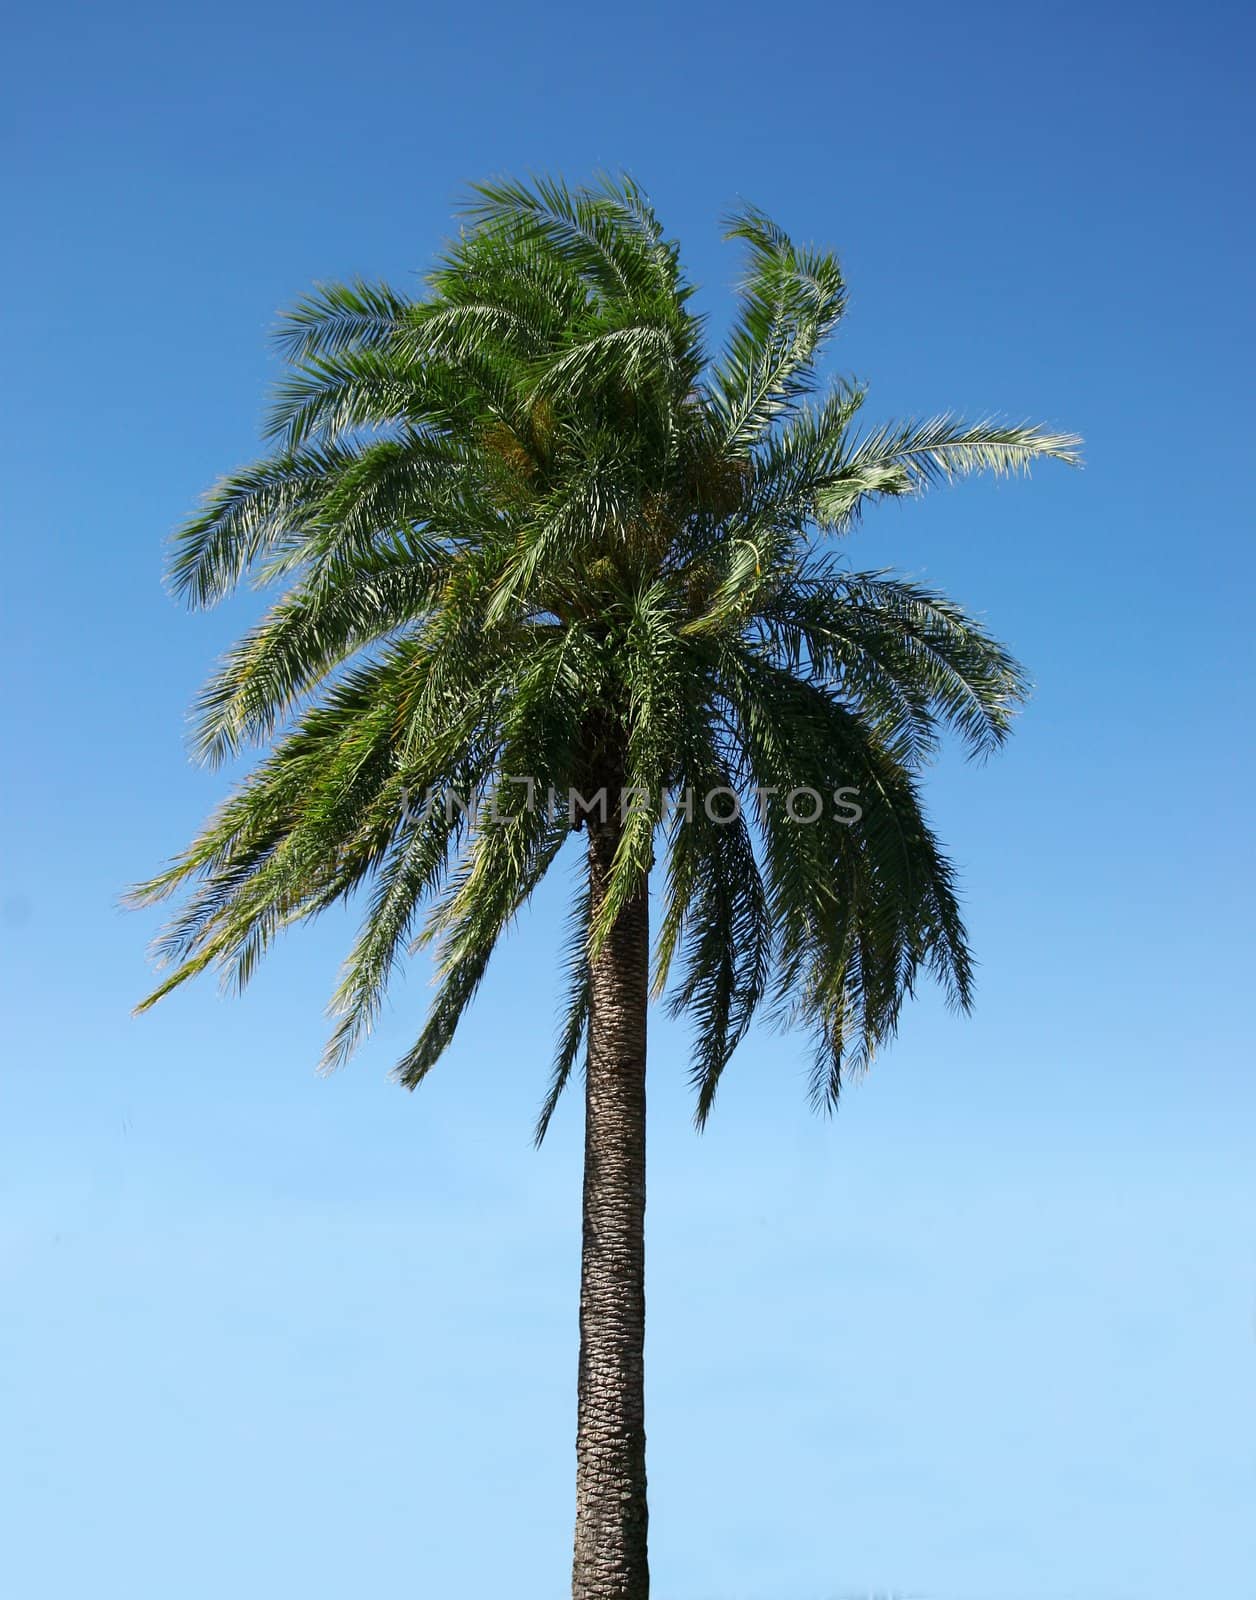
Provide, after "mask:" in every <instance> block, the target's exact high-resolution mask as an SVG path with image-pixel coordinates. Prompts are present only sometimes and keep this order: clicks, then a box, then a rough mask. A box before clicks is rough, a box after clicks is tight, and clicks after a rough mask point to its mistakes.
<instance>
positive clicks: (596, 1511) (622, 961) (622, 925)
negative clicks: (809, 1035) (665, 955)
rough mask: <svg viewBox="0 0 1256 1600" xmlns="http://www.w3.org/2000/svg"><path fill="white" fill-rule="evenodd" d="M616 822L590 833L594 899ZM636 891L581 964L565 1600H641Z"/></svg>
mask: <svg viewBox="0 0 1256 1600" xmlns="http://www.w3.org/2000/svg"><path fill="white" fill-rule="evenodd" d="M618 834H619V829H618V826H617V819H616V818H615V817H613V816H612V817H610V818H608V820H607V821H606V822H604V823H598V824H593V823H591V824H590V826H589V831H588V839H589V884H590V888H591V890H592V898H593V903H594V905H595V906H596V905H597V904H598V902H599V900H600V898H601V894H602V892H603V887H604V885H605V883H606V880H607V875H608V873H609V870H610V864H611V858H612V857H613V855H614V853H615V845H616V843H617V840H618ZM649 965H650V916H649V895H648V891H647V889H646V888H644V887H643V888H642V891H641V893H640V894H639V895H638V896H637V898H636V899H635V900H633V901H632V902H631V903H630V904H629V905H627V906H626V907H625V908H624V910H623V912H622V913H621V914H620V917H619V920H618V921H617V922H616V924H615V927H614V929H613V930H612V932H611V934H610V937H609V938H608V939H607V941H606V944H605V946H604V947H603V949H602V951H601V953H600V954H599V956H598V959H597V960H596V961H595V962H594V963H593V971H592V1006H591V1010H590V1016H589V1055H588V1069H587V1079H586V1090H585V1135H584V1210H583V1223H584V1241H583V1250H582V1255H581V1264H580V1368H579V1379H578V1389H577V1422H576V1549H575V1561H574V1563H573V1567H572V1594H573V1596H574V1600H647V1596H648V1595H649V1592H650V1571H649V1566H648V1563H647V1559H646V1523H647V1511H646V1484H645V1384H644V1346H645V1053H646V1048H645V1034H646V1023H645V1018H646V1002H647V992H648V987H649Z"/></svg>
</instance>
